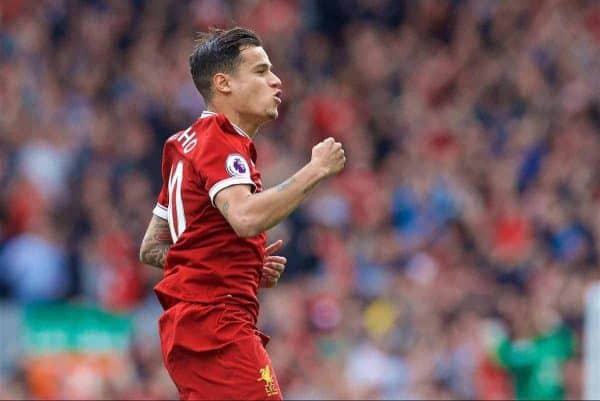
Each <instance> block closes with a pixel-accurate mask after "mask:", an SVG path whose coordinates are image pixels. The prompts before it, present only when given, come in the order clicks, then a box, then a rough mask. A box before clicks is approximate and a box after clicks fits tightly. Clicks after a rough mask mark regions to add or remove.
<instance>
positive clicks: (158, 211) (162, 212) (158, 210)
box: [152, 203, 168, 220]
mask: <svg viewBox="0 0 600 401" xmlns="http://www.w3.org/2000/svg"><path fill="white" fill-rule="evenodd" d="M152 213H154V215H156V216H158V217H160V218H161V219H165V220H168V215H167V208H166V207H164V206H163V205H161V204H160V203H157V204H156V206H155V207H154V210H152Z"/></svg>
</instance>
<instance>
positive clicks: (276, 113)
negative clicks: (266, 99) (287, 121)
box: [267, 109, 279, 120]
mask: <svg viewBox="0 0 600 401" xmlns="http://www.w3.org/2000/svg"><path fill="white" fill-rule="evenodd" d="M277 117H279V111H278V110H277V109H273V110H269V111H267V118H268V119H269V120H275V119H276V118H277Z"/></svg>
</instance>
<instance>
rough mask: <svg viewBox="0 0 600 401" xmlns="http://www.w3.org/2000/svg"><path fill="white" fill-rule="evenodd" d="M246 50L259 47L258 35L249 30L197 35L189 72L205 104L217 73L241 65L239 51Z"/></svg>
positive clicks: (239, 29)
mask: <svg viewBox="0 0 600 401" xmlns="http://www.w3.org/2000/svg"><path fill="white" fill-rule="evenodd" d="M246 46H262V42H261V40H260V38H259V37H258V35H257V34H256V33H254V32H252V31H251V30H249V29H245V28H240V27H234V28H231V29H227V30H223V29H216V28H211V29H210V30H209V31H208V32H201V33H199V34H198V38H197V41H196V47H195V48H194V51H193V52H192V54H191V55H190V72H191V73H192V79H193V80H194V85H196V88H197V89H198V91H199V92H200V94H201V95H202V97H203V98H204V101H205V102H208V101H209V100H210V98H211V95H212V91H211V85H212V78H213V76H214V75H215V74H216V73H219V72H224V73H232V72H234V71H235V70H236V68H237V67H238V65H239V63H240V50H241V49H242V48H244V47H246Z"/></svg>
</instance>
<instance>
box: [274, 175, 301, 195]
mask: <svg viewBox="0 0 600 401" xmlns="http://www.w3.org/2000/svg"><path fill="white" fill-rule="evenodd" d="M295 182H296V179H295V178H294V177H290V178H288V179H287V180H285V181H284V182H282V183H281V184H279V185H277V192H281V191H283V190H284V189H286V188H287V187H289V186H290V185H292V184H293V183H295Z"/></svg>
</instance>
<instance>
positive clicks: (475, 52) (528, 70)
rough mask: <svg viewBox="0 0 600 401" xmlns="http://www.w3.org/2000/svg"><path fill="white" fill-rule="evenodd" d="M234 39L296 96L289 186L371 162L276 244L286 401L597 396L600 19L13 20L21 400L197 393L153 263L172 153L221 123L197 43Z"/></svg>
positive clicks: (596, 8) (9, 367) (282, 152)
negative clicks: (186, 383)
mask: <svg viewBox="0 0 600 401" xmlns="http://www.w3.org/2000/svg"><path fill="white" fill-rule="evenodd" d="M234 24H239V25H242V26H245V27H249V28H252V29H254V30H256V31H257V32H258V33H259V34H260V35H261V36H262V39H263V40H264V42H265V46H266V49H267V51H268V53H269V55H270V57H271V61H272V62H273V64H274V71H275V72H276V73H277V74H278V75H279V76H280V77H281V78H282V80H283V83H284V104H283V105H282V106H281V108H280V117H279V119H278V120H277V121H276V122H274V123H271V124H269V125H268V126H265V127H264V129H262V130H261V133H260V134H259V136H258V137H257V138H256V139H255V142H256V144H257V148H258V151H259V159H258V163H257V165H258V167H259V169H260V170H261V171H262V173H263V178H264V182H265V184H266V186H272V185H275V184H277V183H279V182H281V181H283V180H284V179H285V178H287V177H288V176H289V175H291V174H292V173H293V172H294V171H295V170H296V169H298V168H299V167H301V166H302V165H303V164H304V163H306V162H308V160H309V157H310V150H311V147H312V145H313V144H315V143H316V142H317V141H319V140H321V139H323V138H325V137H327V136H334V137H335V138H337V139H338V140H340V141H342V142H343V143H344V147H345V149H346V153H347V155H348V163H347V165H346V169H345V171H344V172H343V174H341V175H340V176H339V177H336V178H334V179H332V180H330V181H329V182H328V183H327V184H326V185H322V186H321V187H320V188H319V189H318V190H317V191H316V192H315V193H314V194H313V196H311V197H310V199H309V200H308V201H306V202H305V203H304V204H303V205H302V206H301V207H300V209H299V210H298V211H297V212H296V213H294V214H293V216H291V217H290V218H289V219H287V220H286V221H285V222H284V223H282V224H281V225H279V226H278V227H277V228H275V229H274V230H272V231H271V232H270V233H269V237H270V240H271V241H273V240H276V239H279V238H281V239H283V240H284V241H285V243H286V246H285V248H284V249H283V250H282V252H281V254H283V255H285V256H286V257H287V258H288V260H289V262H288V266H287V271H286V273H285V276H284V277H283V279H282V281H281V282H280V284H279V285H278V286H277V287H276V288H274V289H269V290H262V291H261V294H260V296H261V302H262V307H261V318H260V327H261V328H262V329H263V330H264V331H265V332H267V333H268V334H270V335H271V336H272V341H271V343H270V344H269V348H268V350H269V353H270V355H271V358H272V360H273V365H274V367H275V370H276V372H277V375H278V378H279V382H280V384H281V387H282V391H283V394H284V396H285V397H286V398H288V399H294V398H302V399H311V398H312V399H323V398H336V399H348V398H355V399H356V398H363V399H364V398H373V399H381V398H388V399H390V398H393V399H402V398H410V399H470V398H477V399H506V398H515V397H517V398H520V399H524V398H536V399H543V398H549V399H568V398H571V399H573V398H581V397H584V396H585V395H586V394H584V393H585V391H584V388H591V387H590V386H592V385H593V384H594V383H596V385H597V383H600V369H599V368H598V366H597V365H598V364H600V348H598V346H597V345H596V344H595V342H593V341H592V340H591V339H586V336H584V332H585V327H586V324H589V323H590V322H591V321H592V322H595V323H594V324H596V325H597V326H596V328H595V330H596V333H598V332H599V331H600V318H598V316H600V302H598V298H599V297H598V296H594V295H593V293H590V292H588V291H589V289H590V288H591V287H592V286H593V285H594V284H595V283H596V282H597V281H598V279H599V278H600V277H599V276H600V269H599V268H598V238H599V236H600V213H599V212H598V210H599V208H600V174H598V170H599V167H600V96H599V94H600V90H599V89H600V47H599V43H600V3H598V2H595V1H582V0H570V1H567V0H564V1H554V0H548V1H494V0H424V1H419V2H415V1H408V0H406V1H401V0H327V1H318V0H275V1H267V0H265V1H254V0H253V1H250V0H248V1H220V0H193V1H191V0H181V1H179V0H178V1H166V0H165V1H162V0H161V1H159V0H156V1H151V0H87V1H83V0H82V1H75V0H72V1H71V0H39V1H27V0H1V1H0V398H3V399H19V398H38V399H51V398H60V399H66V398H77V399H84V398H93V399H168V398H171V399H172V398H176V397H177V393H176V391H175V388H174V386H173V384H172V383H171V381H170V379H169V377H168V374H167V373H166V371H165V370H164V368H163V365H162V360H161V356H160V351H159V342H158V335H157V318H158V316H159V314H160V313H161V309H160V307H159V305H158V303H157V301H156V299H155V296H154V294H153V293H152V287H153V286H154V285H155V284H156V283H157V282H158V280H159V279H160V277H161V274H162V272H161V271H160V270H158V269H155V268H152V267H148V266H143V265H141V264H140V263H139V262H138V259H137V255H138V249H139V244H140V242H141V239H142V236H143V233H144V230H145V228H146V225H147V223H148V221H149V219H150V216H151V213H152V209H153V207H154V204H155V201H156V195H157V194H158V189H159V188H160V157H161V148H162V143H163V141H164V140H165V139H166V138H167V137H169V136H170V135H171V134H173V133H174V132H176V131H179V130H181V129H184V128H186V127H187V126H189V125H190V124H191V123H192V122H193V121H194V120H195V119H196V118H197V117H198V115H199V114H200V112H201V111H202V110H203V108H204V104H203V101H202V99H201V97H200V96H199V95H198V94H197V92H196V90H195V88H194V85H193V83H192V80H191V77H190V74H189V72H188V59H187V58H188V55H189V53H190V52H191V50H192V47H193V38H194V33H195V32H197V31H201V30H206V29H207V27H209V26H217V27H228V26H232V25H234ZM586 294H589V295H588V296H587V299H586ZM586 305H587V306H586ZM594 305H596V306H594ZM594 307H596V308H597V312H595V313H594V312H593V308H594ZM586 308H587V309H589V310H590V311H588V312H587V313H589V315H588V317H587V318H586ZM594 319H596V320H594ZM586 341H589V344H588V345H589V346H588V347H585V346H584V345H585V344H586ZM594 349H595V350H596V352H597V355H596V356H594V354H590V352H592V351H593V350H594ZM584 350H585V352H584ZM594 366H596V369H598V370H592V368H593V367H594ZM584 367H585V368H584ZM590 367H592V368H590ZM594 372H595V373H594ZM585 375H587V377H588V380H587V384H586V383H585V382H586V380H584V377H585ZM590 391H591V390H590ZM596 391H599V390H598V389H596ZM589 394H596V396H595V397H596V398H598V397H600V392H598V393H589V392H588V393H587V395H588V396H589Z"/></svg>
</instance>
